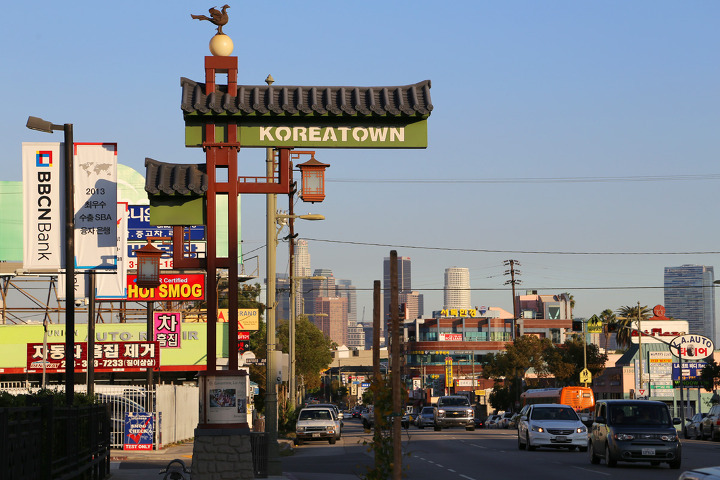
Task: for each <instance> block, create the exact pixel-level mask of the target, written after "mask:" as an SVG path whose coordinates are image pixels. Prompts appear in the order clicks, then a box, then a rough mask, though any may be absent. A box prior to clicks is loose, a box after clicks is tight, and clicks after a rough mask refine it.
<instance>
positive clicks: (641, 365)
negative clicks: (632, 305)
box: [636, 302, 644, 396]
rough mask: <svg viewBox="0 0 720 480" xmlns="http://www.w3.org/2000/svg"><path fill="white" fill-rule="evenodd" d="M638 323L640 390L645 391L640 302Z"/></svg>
mask: <svg viewBox="0 0 720 480" xmlns="http://www.w3.org/2000/svg"><path fill="white" fill-rule="evenodd" d="M637 303H638V306H637V321H638V330H639V333H640V335H639V336H638V356H639V357H640V389H641V390H642V389H643V385H644V383H643V349H642V336H643V332H642V326H641V325H640V302H637ZM636 396H637V394H636Z"/></svg>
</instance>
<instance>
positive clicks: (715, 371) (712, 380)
mask: <svg viewBox="0 0 720 480" xmlns="http://www.w3.org/2000/svg"><path fill="white" fill-rule="evenodd" d="M700 381H701V383H702V385H703V387H704V388H705V390H707V391H708V392H712V391H714V390H717V389H718V388H720V364H718V363H717V362H715V360H714V359H709V360H707V365H705V367H703V369H702V371H701V372H700Z"/></svg>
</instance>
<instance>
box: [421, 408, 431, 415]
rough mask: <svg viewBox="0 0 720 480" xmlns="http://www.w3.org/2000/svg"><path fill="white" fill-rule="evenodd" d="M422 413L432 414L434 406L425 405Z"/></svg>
mask: <svg viewBox="0 0 720 480" xmlns="http://www.w3.org/2000/svg"><path fill="white" fill-rule="evenodd" d="M421 413H422V415H432V414H433V408H432V407H425V408H423V409H422V412H421Z"/></svg>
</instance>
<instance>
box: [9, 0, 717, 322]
mask: <svg viewBox="0 0 720 480" xmlns="http://www.w3.org/2000/svg"><path fill="white" fill-rule="evenodd" d="M212 6H213V5H212V4H209V3H202V2H197V1H192V2H191V1H155V2H152V3H148V2H138V1H125V2H92V3H91V2H87V1H74V2H51V1H46V0H39V1H36V2H33V3H32V5H31V6H30V5H28V4H24V3H22V2H11V3H10V4H8V5H5V6H4V9H3V12H4V16H5V18H6V19H7V21H6V22H5V23H4V26H3V28H2V29H1V30H0V41H2V44H3V45H5V47H4V48H3V49H2V52H1V53H0V58H1V59H2V69H0V86H2V90H3V92H4V95H3V107H4V108H3V115H2V116H1V117H0V155H2V157H1V158H2V161H1V164H2V167H3V168H2V173H1V174H0V180H21V179H22V172H21V163H20V152H21V143H22V142H37V141H61V137H60V135H61V134H59V133H57V134H55V138H53V136H50V135H48V134H43V133H39V132H34V131H30V130H28V129H26V128H25V123H26V121H27V117H28V116H29V115H32V116H39V117H42V118H45V119H47V120H50V121H52V122H53V123H58V124H60V123H72V124H73V125H74V135H75V141H78V142H117V143H118V160H119V162H120V163H122V164H124V165H128V166H130V167H132V168H134V169H136V170H138V171H139V172H141V173H144V159H145V157H151V158H154V159H156V160H160V161H163V162H173V163H202V162H204V155H203V153H202V151H200V150H197V149H188V148H185V146H184V123H183V118H182V112H181V110H180V78H181V77H187V78H190V79H192V80H196V81H199V82H203V81H204V70H203V69H204V56H206V55H209V54H210V53H209V50H208V42H209V40H210V38H211V37H212V35H213V34H214V33H215V31H214V26H213V25H211V24H210V23H209V22H200V21H197V20H193V19H191V17H190V14H206V13H207V10H208V8H210V7H212ZM29 8H32V10H33V11H32V14H31V15H28V9H29ZM228 12H229V14H230V21H229V22H228V24H227V25H226V26H225V27H224V29H223V30H224V33H226V34H228V35H229V36H230V37H231V38H232V39H233V42H234V45H235V50H234V52H233V55H237V56H238V57H239V65H240V68H239V72H238V83H239V84H244V85H261V84H263V82H264V80H265V78H266V77H267V76H268V74H271V75H272V76H273V78H274V79H275V85H276V86H278V85H345V86H355V85H357V86H395V85H408V84H413V83H417V82H420V81H423V80H427V79H429V80H431V82H432V88H431V98H432V104H433V106H434V110H433V111H432V114H431V115H430V117H429V120H428V148H427V149H421V150H403V151H394V150H339V149H338V150H333V149H325V150H318V152H317V155H316V158H317V159H318V160H320V161H321V162H324V163H328V164H330V165H331V166H330V168H329V169H328V170H327V172H326V175H327V183H326V194H327V197H326V199H325V201H324V202H322V203H316V204H303V203H302V202H300V203H298V204H297V205H296V206H295V213H296V214H303V213H316V214H322V215H324V216H325V217H326V219H325V220H324V221H321V222H303V221H297V222H296V226H295V230H296V232H298V233H299V234H300V238H305V239H307V240H308V242H309V249H310V254H311V262H312V263H311V265H312V268H313V269H315V268H329V269H331V270H332V271H333V273H334V275H335V277H336V278H342V279H350V280H352V281H353V284H354V285H355V286H356V287H357V289H358V320H362V319H364V320H365V321H371V320H372V287H373V281H374V280H382V274H383V271H382V266H383V258H384V257H388V256H389V255H390V251H391V250H396V251H397V253H398V255H399V256H404V257H410V258H411V260H412V287H413V289H414V290H417V291H419V292H420V293H422V294H423V295H424V296H425V313H426V315H427V314H430V313H431V311H432V310H439V309H441V308H442V306H443V305H442V303H443V295H442V288H443V274H444V271H445V269H446V268H448V267H452V266H458V267H467V268H469V270H470V282H471V287H472V289H473V290H472V304H473V305H474V306H496V307H501V308H504V309H505V310H508V311H512V296H511V292H510V290H509V287H508V286H506V285H505V281H506V280H508V279H509V277H508V276H506V275H504V272H505V270H506V267H505V266H504V265H503V262H504V261H505V260H509V259H513V260H517V261H518V262H519V263H520V267H518V269H519V270H520V271H521V274H520V275H519V276H518V278H519V279H520V280H521V281H522V283H521V284H520V285H519V292H524V291H525V290H538V291H539V293H543V294H553V293H561V292H569V293H571V294H572V295H573V297H574V299H575V302H576V305H575V315H576V316H586V317H587V316H591V315H593V314H597V313H600V312H601V311H602V310H604V309H606V308H610V309H613V310H616V309H617V308H619V307H621V306H624V305H636V304H637V302H641V303H642V304H643V305H649V306H654V305H656V304H662V303H663V289H662V286H663V267H666V266H678V265H682V264H700V265H711V266H714V265H716V264H719V263H720V262H718V259H719V258H720V245H718V243H719V242H718V239H719V238H720V231H719V229H720V225H719V224H718V222H717V221H716V215H715V210H716V208H717V205H718V203H720V198H718V195H717V194H716V191H717V187H718V181H719V180H720V171H719V169H718V167H717V163H716V162H717V160H718V153H719V150H720V148H719V147H720V135H718V126H719V125H720V89H719V88H718V85H720V61H718V60H719V59H718V55H719V53H718V52H720V30H718V28H717V24H718V21H719V20H720V3H718V2H713V1H689V2H673V1H662V0H660V1H635V2H626V1H584V2H577V1H545V2H538V1H535V0H528V1H519V0H518V1H512V0H511V1H503V2H497V1H495V2H489V1H478V0H473V1H456V2H452V3H451V4H448V3H447V2H431V1H423V0H415V1H413V2H398V1H394V2H387V1H386V0H385V1H376V0H366V1H363V2H338V1H324V0H323V1H314V0H313V1H308V2H293V1H288V2H273V3H270V2H261V1H243V2H237V3H232V4H231V6H230V9H229V10H228ZM13 19H16V20H13ZM19 19H23V21H22V22H20V21H19ZM264 156H265V152H264V151H263V150H262V149H250V148H248V149H244V150H242V151H241V153H240V162H239V164H240V171H241V172H243V173H242V174H245V175H262V174H264V158H265V157H264ZM241 202H242V207H241V214H242V221H241V222H242V225H241V228H242V240H243V251H244V252H245V255H246V262H247V263H246V273H253V272H252V271H254V270H256V268H255V267H256V266H257V267H258V269H257V270H258V271H257V272H256V273H257V275H258V281H259V282H263V279H264V278H265V249H264V246H265V243H266V238H265V198H264V197H263V196H261V195H244V196H243V197H242V199H241ZM278 208H279V209H282V210H286V209H287V199H286V198H282V197H281V198H280V199H279V200H278ZM286 233H287V232H281V236H284V234H286ZM287 263H288V262H287V243H286V242H281V243H280V246H279V248H278V271H279V272H281V273H286V272H287V268H288V265H287Z"/></svg>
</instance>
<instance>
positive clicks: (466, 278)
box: [443, 267, 472, 309]
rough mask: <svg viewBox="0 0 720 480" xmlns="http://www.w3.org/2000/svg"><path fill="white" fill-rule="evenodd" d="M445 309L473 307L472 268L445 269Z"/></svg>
mask: <svg viewBox="0 0 720 480" xmlns="http://www.w3.org/2000/svg"><path fill="white" fill-rule="evenodd" d="M443 308H445V309H448V308H472V303H471V301H470V270H468V269H467V268H462V267H450V268H446V269H445V305H444V307H443Z"/></svg>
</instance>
